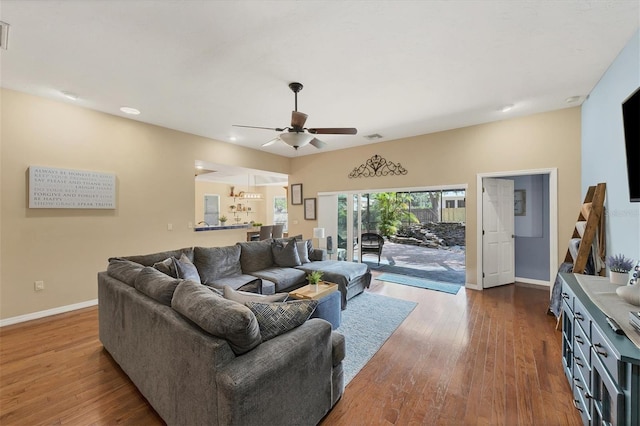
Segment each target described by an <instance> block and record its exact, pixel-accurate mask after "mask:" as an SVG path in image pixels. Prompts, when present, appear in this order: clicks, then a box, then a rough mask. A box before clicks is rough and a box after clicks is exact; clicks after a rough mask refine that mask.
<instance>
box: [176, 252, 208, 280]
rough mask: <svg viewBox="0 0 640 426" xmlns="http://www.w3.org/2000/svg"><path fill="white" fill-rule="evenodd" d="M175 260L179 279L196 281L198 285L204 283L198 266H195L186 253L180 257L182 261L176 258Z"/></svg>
mask: <svg viewBox="0 0 640 426" xmlns="http://www.w3.org/2000/svg"><path fill="white" fill-rule="evenodd" d="M174 260H175V264H176V269H177V271H178V278H183V279H185V280H190V281H195V282H197V283H199V282H202V281H201V280H200V274H198V269H197V268H196V265H194V264H193V262H191V260H190V259H189V258H188V257H187V256H186V255H185V254H184V253H183V254H182V256H180V259H175V258H174Z"/></svg>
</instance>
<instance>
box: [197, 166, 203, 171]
mask: <svg viewBox="0 0 640 426" xmlns="http://www.w3.org/2000/svg"><path fill="white" fill-rule="evenodd" d="M196 169H198V170H202V169H204V167H202V166H196Z"/></svg>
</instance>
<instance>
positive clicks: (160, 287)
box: [133, 266, 182, 306]
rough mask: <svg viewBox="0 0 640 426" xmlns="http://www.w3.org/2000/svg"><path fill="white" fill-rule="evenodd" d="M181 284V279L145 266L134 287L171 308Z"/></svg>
mask: <svg viewBox="0 0 640 426" xmlns="http://www.w3.org/2000/svg"><path fill="white" fill-rule="evenodd" d="M181 282H182V280H181V279H177V278H173V277H170V276H169V275H167V274H165V273H163V272H160V271H158V270H157V269H155V268H152V267H151V266H145V267H144V268H143V269H142V270H141V271H140V273H139V274H138V276H137V277H136V280H135V282H134V284H133V286H134V287H135V288H136V290H138V291H139V292H141V293H144V294H146V295H147V296H149V297H150V298H152V299H154V300H156V301H158V302H160V303H162V304H163V305H167V306H171V299H172V298H173V292H174V291H175V290H176V287H177V286H178V284H180V283H181Z"/></svg>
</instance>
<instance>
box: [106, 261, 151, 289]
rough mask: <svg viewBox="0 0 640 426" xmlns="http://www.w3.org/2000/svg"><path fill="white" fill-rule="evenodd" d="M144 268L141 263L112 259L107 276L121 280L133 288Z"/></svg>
mask: <svg viewBox="0 0 640 426" xmlns="http://www.w3.org/2000/svg"><path fill="white" fill-rule="evenodd" d="M143 268H144V266H142V265H141V264H139V263H135V262H132V261H130V260H126V259H122V258H119V257H112V258H111V259H109V266H107V274H109V276H110V277H112V278H115V279H117V280H120V281H122V282H123V283H125V284H128V285H130V286H131V287H133V284H134V282H135V281H136V277H137V276H138V274H139V273H140V271H142V269H143Z"/></svg>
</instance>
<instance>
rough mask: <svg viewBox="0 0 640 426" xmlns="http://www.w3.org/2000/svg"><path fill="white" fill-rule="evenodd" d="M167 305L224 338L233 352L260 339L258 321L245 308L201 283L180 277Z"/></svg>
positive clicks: (252, 344)
mask: <svg viewBox="0 0 640 426" xmlns="http://www.w3.org/2000/svg"><path fill="white" fill-rule="evenodd" d="M171 307H172V308H173V309H174V310H176V311H177V312H179V313H180V314H182V315H184V316H185V317H187V318H188V319H190V320H191V321H193V322H194V323H196V324H197V325H198V326H199V327H200V328H202V329H203V330H204V331H206V332H208V333H210V334H212V335H214V336H216V337H220V338H222V339H225V340H226V341H227V342H229V346H231V349H232V350H233V352H234V353H235V354H236V355H241V354H243V353H246V352H248V351H250V350H251V349H253V348H255V347H256V346H258V345H259V344H260V342H261V341H262V337H261V335H260V327H259V325H258V321H257V319H256V317H255V315H254V314H253V312H251V310H250V309H249V308H247V307H246V306H244V305H243V304H241V303H238V302H234V301H233V300H227V299H225V298H224V297H222V296H220V295H219V294H218V293H216V292H213V291H211V289H210V288H209V287H207V286H205V285H202V284H198V283H195V282H193V281H183V282H182V283H180V285H178V287H177V288H176V291H175V293H174V295H173V299H172V301H171Z"/></svg>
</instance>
